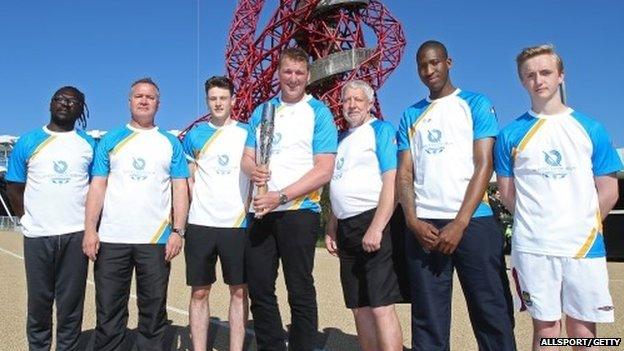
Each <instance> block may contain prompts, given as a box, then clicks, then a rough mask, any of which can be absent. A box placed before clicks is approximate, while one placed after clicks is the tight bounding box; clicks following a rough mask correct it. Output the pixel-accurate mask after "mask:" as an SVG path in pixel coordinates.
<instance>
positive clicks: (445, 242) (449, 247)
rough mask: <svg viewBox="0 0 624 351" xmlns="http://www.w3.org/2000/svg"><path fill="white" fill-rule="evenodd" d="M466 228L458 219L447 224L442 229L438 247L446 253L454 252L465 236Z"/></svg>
mask: <svg viewBox="0 0 624 351" xmlns="http://www.w3.org/2000/svg"><path fill="white" fill-rule="evenodd" d="M464 230H466V226H465V225H463V224H461V223H460V222H458V221H452V222H450V223H449V224H447V225H445V226H444V228H442V230H440V235H439V239H438V245H437V246H436V249H437V250H438V251H440V252H441V253H443V254H445V255H450V254H452V253H453V252H454V251H455V249H456V248H457V245H459V242H460V241H461V239H462V237H463V236H464Z"/></svg>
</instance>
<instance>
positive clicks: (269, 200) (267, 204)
mask: <svg viewBox="0 0 624 351" xmlns="http://www.w3.org/2000/svg"><path fill="white" fill-rule="evenodd" d="M253 206H254V210H255V211H256V218H261V217H263V216H264V215H266V214H267V213H269V212H271V211H273V210H274V209H275V208H277V207H278V206H279V192H277V191H269V192H268V193H266V194H264V195H256V197H255V198H254V200H253Z"/></svg>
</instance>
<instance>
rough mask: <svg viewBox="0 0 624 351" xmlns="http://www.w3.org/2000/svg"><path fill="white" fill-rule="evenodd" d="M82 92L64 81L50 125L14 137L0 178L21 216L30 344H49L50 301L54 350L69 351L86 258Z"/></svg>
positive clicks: (74, 340)
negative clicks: (54, 316) (65, 84)
mask: <svg viewBox="0 0 624 351" xmlns="http://www.w3.org/2000/svg"><path fill="white" fill-rule="evenodd" d="M87 117H88V109H87V108H86V105H85V97H84V94H83V93H82V92H80V91H79V90H78V89H76V88H74V87H70V86H66V87H62V88H60V89H59V90H57V91H56V92H55V93H54V95H53V96H52V100H51V101H50V123H48V125H46V126H45V127H43V128H39V129H36V130H34V131H31V132H29V133H26V134H24V135H22V136H21V137H20V138H19V140H18V142H17V144H16V145H15V147H14V148H13V150H12V152H11V157H10V158H9V167H8V172H7V174H6V179H7V181H8V182H9V183H8V186H7V190H8V193H9V198H10V200H11V205H12V207H13V209H14V210H15V214H16V215H18V216H22V218H21V223H22V226H23V233H24V263H25V266H26V286H27V290H28V319H27V324H26V334H27V337H28V345H29V349H30V350H49V349H50V347H51V343H52V305H53V304H54V303H55V302H56V322H57V327H56V349H57V350H77V349H78V340H79V337H80V332H81V326H82V310H83V304H84V293H85V284H86V279H87V267H88V259H87V257H86V256H85V255H84V254H83V253H82V249H81V245H82V237H83V233H84V213H85V200H86V196H87V190H88V188H89V179H90V173H91V165H92V161H93V152H94V148H95V141H94V140H93V139H92V138H91V137H90V136H88V135H87V134H86V133H85V132H84V131H82V130H76V129H75V125H76V121H79V122H80V123H81V125H82V127H83V128H84V127H85V126H86V118H87Z"/></svg>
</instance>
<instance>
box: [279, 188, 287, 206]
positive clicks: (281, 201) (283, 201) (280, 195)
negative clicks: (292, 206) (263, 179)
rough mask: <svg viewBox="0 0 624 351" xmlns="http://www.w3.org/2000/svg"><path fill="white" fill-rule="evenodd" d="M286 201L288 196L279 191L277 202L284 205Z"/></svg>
mask: <svg viewBox="0 0 624 351" xmlns="http://www.w3.org/2000/svg"><path fill="white" fill-rule="evenodd" d="M287 203H288V196H287V195H286V194H284V193H283V192H281V191H280V192H279V204H280V205H286V204H287Z"/></svg>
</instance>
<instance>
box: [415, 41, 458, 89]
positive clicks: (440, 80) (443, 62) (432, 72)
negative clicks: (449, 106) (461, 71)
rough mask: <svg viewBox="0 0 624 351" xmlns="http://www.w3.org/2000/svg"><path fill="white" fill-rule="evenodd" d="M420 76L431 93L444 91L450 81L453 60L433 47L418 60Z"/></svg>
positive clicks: (426, 50)
mask: <svg viewBox="0 0 624 351" xmlns="http://www.w3.org/2000/svg"><path fill="white" fill-rule="evenodd" d="M416 64H417V65H418V76H419V77H420V80H421V81H422V82H423V83H424V84H425V85H426V86H427V88H429V91H430V92H436V91H440V90H442V88H444V86H445V85H446V83H447V81H448V75H449V69H450V68H451V59H450V58H448V57H445V56H444V52H443V51H442V50H440V49H438V48H435V47H431V48H427V49H425V50H423V51H422V52H421V53H420V55H418V57H417V58H416Z"/></svg>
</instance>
